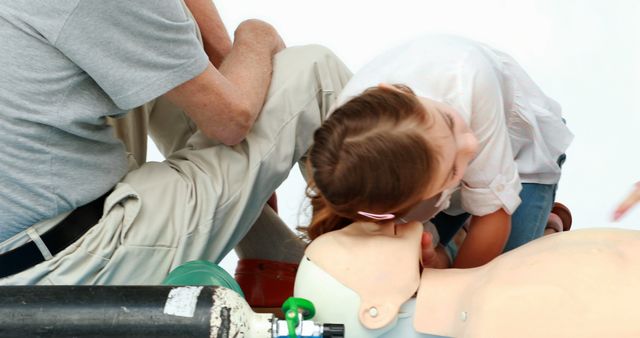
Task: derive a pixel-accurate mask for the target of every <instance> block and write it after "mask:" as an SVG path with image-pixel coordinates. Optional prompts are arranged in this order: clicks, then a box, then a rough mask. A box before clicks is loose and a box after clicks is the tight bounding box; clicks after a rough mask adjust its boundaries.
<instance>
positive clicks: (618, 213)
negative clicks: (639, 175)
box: [613, 182, 640, 221]
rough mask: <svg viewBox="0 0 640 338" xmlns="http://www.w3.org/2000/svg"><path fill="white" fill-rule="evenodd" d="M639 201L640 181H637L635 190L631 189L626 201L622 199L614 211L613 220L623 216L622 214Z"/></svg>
mask: <svg viewBox="0 0 640 338" xmlns="http://www.w3.org/2000/svg"><path fill="white" fill-rule="evenodd" d="M638 201H640V182H636V184H635V186H634V190H633V191H631V193H630V194H629V195H627V198H625V199H624V201H622V203H620V205H618V207H617V208H616V210H615V211H614V212H613V220H614V221H617V220H619V219H620V218H622V216H624V215H625V214H626V213H627V211H629V210H630V209H631V208H633V206H635V205H636V203H638Z"/></svg>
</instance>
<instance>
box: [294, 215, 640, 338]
mask: <svg viewBox="0 0 640 338" xmlns="http://www.w3.org/2000/svg"><path fill="white" fill-rule="evenodd" d="M421 232H422V225H421V224H420V223H417V222H413V223H409V224H404V225H399V226H396V227H395V231H394V226H392V225H387V226H379V225H376V224H373V223H354V224H352V225H350V226H348V227H346V228H344V229H341V230H338V231H333V232H330V233H327V234H324V235H323V236H321V237H319V238H317V239H316V240H314V241H313V242H312V243H311V244H310V245H309V247H308V248H307V251H306V255H305V257H304V258H303V260H302V262H301V265H300V268H299V270H298V276H297V279H296V286H295V296H296V297H304V298H307V299H309V300H311V301H312V302H313V303H314V304H315V305H316V320H318V321H321V322H335V323H344V324H345V327H346V337H351V338H369V337H371V338H373V337H385V338H387V337H403V338H405V337H406V338H410V337H433V336H437V335H440V336H449V337H474V338H476V337H640V311H638V309H637V305H638V304H640V232H638V231H631V230H617V229H589V230H579V231H571V232H566V233H560V234H556V235H551V236H545V237H543V238H541V239H538V240H536V241H533V242H531V243H529V244H527V245H525V246H523V247H521V248H518V249H516V250H513V251H511V252H509V253H507V254H504V255H502V256H500V257H498V258H496V259H494V260H493V261H492V262H490V263H488V264H486V265H484V266H482V267H479V268H475V269H465V270H458V269H446V270H433V269H425V270H424V271H423V272H422V275H420V274H419V256H420V235H421ZM416 290H417V296H416V297H414V295H415V293H416Z"/></svg>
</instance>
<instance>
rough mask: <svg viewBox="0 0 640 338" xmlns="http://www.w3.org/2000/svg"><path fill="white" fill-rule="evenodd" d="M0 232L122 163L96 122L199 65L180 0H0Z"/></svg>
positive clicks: (90, 195)
mask: <svg viewBox="0 0 640 338" xmlns="http://www.w3.org/2000/svg"><path fill="white" fill-rule="evenodd" d="M0 41H1V42H0V144H1V145H2V148H1V149H0V242H1V241H3V240H6V239H8V238H10V237H11V236H13V235H15V234H17V233H18V232H20V231H22V230H24V229H25V228H27V227H29V226H30V225H32V224H34V223H37V222H39V221H41V220H43V219H47V218H51V217H53V216H56V215H58V214H60V213H63V212H66V211H69V210H72V209H74V208H76V207H78V206H80V205H83V204H86V203H88V202H90V201H92V200H93V199H95V198H97V197H99V196H100V195H102V194H104V193H105V192H107V191H108V190H109V189H111V188H112V187H113V186H114V185H115V184H116V183H117V182H118V181H119V180H120V179H121V178H122V177H123V176H124V175H125V173H126V171H127V161H126V156H125V150H124V147H123V145H122V143H121V142H120V141H119V140H117V139H116V138H115V137H114V136H113V130H112V129H111V128H110V127H108V126H107V125H106V124H105V116H115V115H120V114H123V113H124V112H126V111H127V110H129V109H132V108H135V107H137V106H139V105H142V104H144V103H145V102H148V101H150V100H152V99H154V98H156V97H158V96H160V95H162V94H164V93H166V92H167V91H169V90H170V89H172V88H174V87H176V86H177V85H179V84H181V83H183V82H185V81H187V80H189V79H192V78H194V77H195V76H196V75H198V74H200V73H201V72H202V71H204V69H205V68H206V66H207V65H208V58H207V56H206V54H205V53H204V50H203V49H202V47H201V45H200V44H199V42H198V40H197V38H196V34H195V25H194V22H193V21H192V20H191V19H190V17H189V15H188V14H187V13H186V12H185V9H184V7H183V5H182V3H181V2H180V0H161V1H150V0H149V1H148V0H144V1H143V0H140V1H132V0H55V1H49V0H11V1H2V2H0Z"/></svg>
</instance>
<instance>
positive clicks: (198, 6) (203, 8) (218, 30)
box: [184, 0, 231, 67]
mask: <svg viewBox="0 0 640 338" xmlns="http://www.w3.org/2000/svg"><path fill="white" fill-rule="evenodd" d="M184 2H185V4H186V5H187V7H188V8H189V10H190V11H191V14H192V15H193V18H194V19H195V20H196V24H198V27H199V28H200V33H201V34H202V43H203V45H204V50H205V52H206V53H207V55H208V56H209V60H210V61H211V63H212V64H213V66H214V67H220V65H221V64H222V61H223V60H224V59H225V58H226V57H227V55H228V54H229V52H230V51H231V38H230V37H229V33H228V32H227V29H226V28H225V26H224V23H223V22H222V19H221V18H220V14H219V13H218V10H217V9H216V7H215V5H214V4H213V2H212V1H211V0H184Z"/></svg>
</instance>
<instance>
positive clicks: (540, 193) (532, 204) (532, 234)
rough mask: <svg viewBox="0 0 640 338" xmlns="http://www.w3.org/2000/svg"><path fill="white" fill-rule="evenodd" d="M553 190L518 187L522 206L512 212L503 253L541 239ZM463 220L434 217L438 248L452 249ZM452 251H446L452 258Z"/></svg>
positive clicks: (539, 186) (543, 186) (462, 217)
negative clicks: (438, 238)
mask: <svg viewBox="0 0 640 338" xmlns="http://www.w3.org/2000/svg"><path fill="white" fill-rule="evenodd" d="M556 186H557V185H556V184H535V183H523V184H522V191H520V199H521V200H522V203H521V204H520V206H518V209H516V212H514V213H513V215H511V234H510V235H509V240H508V241H507V245H506V246H505V249H504V251H505V252H506V251H509V250H511V249H515V248H517V247H519V246H521V245H523V244H526V243H528V242H530V241H532V240H534V239H536V238H538V237H541V236H542V234H543V233H544V228H545V227H546V226H547V218H548V217H549V213H550V212H551V207H552V206H553V202H554V198H555V191H556ZM467 218H469V214H467V213H464V214H461V215H457V216H450V215H447V214H445V213H443V212H441V213H439V214H437V215H436V217H434V218H433V219H432V220H431V222H432V223H433V224H434V225H435V226H436V228H437V229H438V233H439V234H440V244H442V245H444V246H447V245H453V244H450V243H449V242H450V241H451V239H452V238H453V236H454V235H455V234H456V232H458V230H460V228H462V225H463V224H464V222H465V221H466V220H467ZM456 249H457V248H454V247H451V248H450V252H451V253H453V254H454V257H455V253H456V252H457V250H456Z"/></svg>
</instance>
